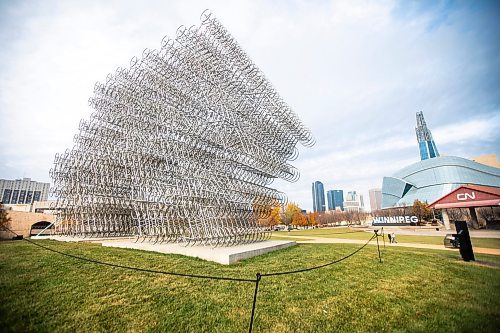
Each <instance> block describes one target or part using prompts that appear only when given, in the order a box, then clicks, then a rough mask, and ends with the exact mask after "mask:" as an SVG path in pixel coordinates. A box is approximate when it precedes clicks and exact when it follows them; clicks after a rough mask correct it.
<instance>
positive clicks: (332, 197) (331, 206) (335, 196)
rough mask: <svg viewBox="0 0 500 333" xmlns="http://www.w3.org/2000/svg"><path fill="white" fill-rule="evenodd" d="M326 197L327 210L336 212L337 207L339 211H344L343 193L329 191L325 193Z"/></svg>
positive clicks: (340, 191)
mask: <svg viewBox="0 0 500 333" xmlns="http://www.w3.org/2000/svg"><path fill="white" fill-rule="evenodd" d="M326 197H327V200H328V210H336V209H337V207H339V208H340V210H344V191H342V190H330V191H328V192H326Z"/></svg>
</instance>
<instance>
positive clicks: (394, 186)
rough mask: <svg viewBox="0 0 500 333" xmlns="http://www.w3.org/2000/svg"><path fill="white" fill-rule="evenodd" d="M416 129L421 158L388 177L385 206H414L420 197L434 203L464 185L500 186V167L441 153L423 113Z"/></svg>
mask: <svg viewBox="0 0 500 333" xmlns="http://www.w3.org/2000/svg"><path fill="white" fill-rule="evenodd" d="M415 130H416V134H417V141H418V143H419V148H420V157H421V161H419V162H416V163H413V164H411V165H409V166H407V167H405V168H403V169H401V170H400V171H398V172H396V173H395V174H394V175H392V176H391V177H384V179H383V182H382V208H390V207H401V206H411V205H413V202H414V201H415V200H417V199H418V200H420V201H424V202H427V203H431V202H434V201H436V200H437V199H439V198H441V197H443V196H445V195H446V194H448V193H450V192H452V191H453V190H455V189H457V188H459V187H460V186H462V185H479V186H489V187H500V168H497V167H494V166H489V165H486V164H482V163H478V162H475V161H472V160H468V159H465V158H462V157H457V156H440V155H439V153H438V150H437V148H436V144H435V143H434V140H433V139H432V134H431V132H430V130H429V129H428V128H427V125H426V123H425V120H424V118H423V114H422V112H418V113H417V126H416V128H415ZM422 147H431V148H432V149H430V150H428V151H427V150H425V149H423V148H422Z"/></svg>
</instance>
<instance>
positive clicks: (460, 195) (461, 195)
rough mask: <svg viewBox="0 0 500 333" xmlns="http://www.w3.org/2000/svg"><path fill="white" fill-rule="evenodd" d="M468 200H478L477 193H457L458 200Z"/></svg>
mask: <svg viewBox="0 0 500 333" xmlns="http://www.w3.org/2000/svg"><path fill="white" fill-rule="evenodd" d="M467 199H471V200H474V199H476V193H474V192H471V193H457V200H460V201H465V200H467Z"/></svg>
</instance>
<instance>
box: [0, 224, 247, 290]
mask: <svg viewBox="0 0 500 333" xmlns="http://www.w3.org/2000/svg"><path fill="white" fill-rule="evenodd" d="M5 229H7V230H8V231H10V232H11V233H13V234H14V235H16V236H19V235H18V234H17V233H15V232H14V231H12V230H10V229H9V228H7V227H5ZM23 240H25V241H26V242H28V243H31V244H33V245H36V246H38V247H41V248H43V249H45V250H48V251H52V252H55V253H58V254H61V255H63V256H66V257H70V258H73V259H78V260H82V261H86V262H90V263H94V264H98V265H104V266H109V267H115V268H122V269H127V270H132V271H138V272H146V273H155V274H163V275H172V276H183V277H190V278H197V279H209V280H226V281H238V282H255V279H243V278H232V277H224V276H210V275H196V274H187V273H178V272H167V271H159V270H154V269H148V268H140V267H133V266H125V265H118V264H113V263H109V262H105V261H99V260H95V259H91V258H85V257H81V256H77V255H74V254H70V253H65V252H61V251H58V250H55V249H52V248H50V247H47V246H44V245H41V244H38V243H36V242H33V241H32V240H29V239H26V238H23Z"/></svg>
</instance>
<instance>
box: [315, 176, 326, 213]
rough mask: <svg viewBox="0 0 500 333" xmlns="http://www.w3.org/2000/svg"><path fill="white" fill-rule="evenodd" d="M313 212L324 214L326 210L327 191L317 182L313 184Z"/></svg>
mask: <svg viewBox="0 0 500 333" xmlns="http://www.w3.org/2000/svg"><path fill="white" fill-rule="evenodd" d="M312 196H313V211H314V212H318V213H319V212H324V211H325V210H326V209H325V189H324V187H323V183H322V182H319V181H315V182H314V183H313V184H312Z"/></svg>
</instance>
